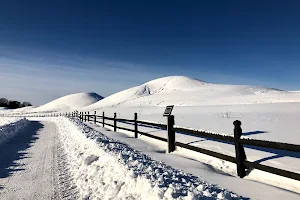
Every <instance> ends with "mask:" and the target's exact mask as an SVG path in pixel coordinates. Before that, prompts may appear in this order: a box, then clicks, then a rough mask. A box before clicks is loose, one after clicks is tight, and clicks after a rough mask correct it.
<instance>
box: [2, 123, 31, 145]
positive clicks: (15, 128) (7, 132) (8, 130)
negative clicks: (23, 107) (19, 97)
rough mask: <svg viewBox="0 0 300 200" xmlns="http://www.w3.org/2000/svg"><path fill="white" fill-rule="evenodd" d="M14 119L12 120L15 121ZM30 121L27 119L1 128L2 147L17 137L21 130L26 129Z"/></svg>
mask: <svg viewBox="0 0 300 200" xmlns="http://www.w3.org/2000/svg"><path fill="white" fill-rule="evenodd" d="M15 119H16V118H13V119H12V120H15ZM28 124H29V121H28V120H27V119H26V118H21V119H19V120H17V121H14V122H12V123H9V124H6V125H3V126H0V145H2V144H4V143H6V142H7V141H8V140H10V139H11V138H13V137H15V136H16V135H17V134H18V132H19V131H20V130H22V129H23V128H24V127H26V126H27V125H28Z"/></svg>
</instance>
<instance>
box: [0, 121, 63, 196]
mask: <svg viewBox="0 0 300 200" xmlns="http://www.w3.org/2000/svg"><path fill="white" fill-rule="evenodd" d="M57 136H58V132H57V129H56V125H55V123H53V122H49V121H30V122H29V125H28V126H27V127H26V128H24V129H23V130H22V131H20V133H18V135H17V136H16V137H14V138H13V139H11V140H10V141H9V142H8V143H6V144H4V145H2V146H1V147H0V161H1V162H0V199H14V200H15V199H53V198H55V199H57V197H59V195H58V193H59V192H58V191H57V190H58V188H59V187H58V182H57V181H56V180H57V178H56V177H57V173H58V172H59V171H58V170H56V167H55V166H56V154H57V152H58V151H57V138H58V137H57Z"/></svg>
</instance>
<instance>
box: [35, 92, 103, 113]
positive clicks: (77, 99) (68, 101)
mask: <svg viewBox="0 0 300 200" xmlns="http://www.w3.org/2000/svg"><path fill="white" fill-rule="evenodd" d="M102 98H103V97H101V96H100V95H98V94H96V93H77V94H71V95H67V96H64V97H61V98H59V99H56V100H54V101H51V102H50V103H47V104H45V105H43V106H40V107H37V108H35V109H32V110H30V111H31V112H50V111H64V110H72V109H79V108H81V107H85V106H88V105H91V104H93V103H96V102H97V101H99V100H100V99H102Z"/></svg>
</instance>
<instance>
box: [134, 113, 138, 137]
mask: <svg viewBox="0 0 300 200" xmlns="http://www.w3.org/2000/svg"><path fill="white" fill-rule="evenodd" d="M134 138H138V123H137V113H134Z"/></svg>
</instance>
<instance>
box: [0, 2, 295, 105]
mask: <svg viewBox="0 0 300 200" xmlns="http://www.w3.org/2000/svg"><path fill="white" fill-rule="evenodd" d="M299 10H300V2H299V1H297V0H294V1H289V0H288V1H276V0H272V1H271V0H270V1H264V0H260V1H255V0H254V1H237V0H236V1H223V0H220V1H217V0H212V1H100V0H99V1H49V2H46V1H26V2H25V1H21V0H20V1H13V0H11V1H7V2H1V5H0V96H3V97H7V98H12V99H18V100H20V101H25V100H26V101H31V102H32V103H34V104H43V103H46V102H48V101H50V100H53V99H55V98H57V97H60V96H63V95H66V94H70V93H75V92H84V91H86V92H88V91H90V92H97V93H98V94H100V95H103V96H108V95H110V94H113V93H115V92H117V91H120V90H123V89H126V88H129V87H132V86H135V85H139V84H142V83H144V82H146V81H149V80H152V79H155V78H159V77H163V76H169V75H185V76H190V77H194V78H198V79H201V80H205V81H208V82H213V83H224V84H249V85H260V86H266V87H274V88H280V89H286V90H300V81H299V75H300V67H299V64H300V37H299V36H300V12H299Z"/></svg>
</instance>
